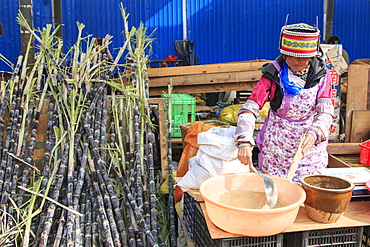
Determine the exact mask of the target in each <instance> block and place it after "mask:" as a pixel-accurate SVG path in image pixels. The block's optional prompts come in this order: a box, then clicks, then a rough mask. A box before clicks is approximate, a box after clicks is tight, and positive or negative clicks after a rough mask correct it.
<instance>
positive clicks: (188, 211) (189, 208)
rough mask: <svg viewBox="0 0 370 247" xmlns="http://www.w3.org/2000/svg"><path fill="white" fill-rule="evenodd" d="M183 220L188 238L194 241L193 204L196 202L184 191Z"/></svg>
mask: <svg viewBox="0 0 370 247" xmlns="http://www.w3.org/2000/svg"><path fill="white" fill-rule="evenodd" d="M183 200H184V201H183V209H184V222H185V227H186V230H187V232H188V233H189V238H190V240H191V241H192V242H194V230H195V204H197V203H198V202H197V201H196V200H195V199H194V198H193V197H192V196H191V195H189V193H186V192H184V198H183Z"/></svg>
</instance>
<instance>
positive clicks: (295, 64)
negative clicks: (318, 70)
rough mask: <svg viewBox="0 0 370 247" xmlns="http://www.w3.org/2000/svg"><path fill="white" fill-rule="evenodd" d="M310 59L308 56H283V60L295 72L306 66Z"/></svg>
mask: <svg viewBox="0 0 370 247" xmlns="http://www.w3.org/2000/svg"><path fill="white" fill-rule="evenodd" d="M310 61H311V58H310V57H292V56H285V62H286V63H287V64H288V66H289V68H291V69H292V70H294V71H297V72H298V71H301V70H302V69H304V68H306V67H307V65H308V63H309V62H310Z"/></svg>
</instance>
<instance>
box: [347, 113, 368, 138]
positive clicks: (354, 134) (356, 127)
mask: <svg viewBox="0 0 370 247" xmlns="http://www.w3.org/2000/svg"><path fill="white" fill-rule="evenodd" d="M369 119H370V110H354V111H353V113H352V125H351V138H350V142H364V141H366V140H368V139H370V121H369Z"/></svg>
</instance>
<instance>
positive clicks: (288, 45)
mask: <svg viewBox="0 0 370 247" xmlns="http://www.w3.org/2000/svg"><path fill="white" fill-rule="evenodd" d="M319 38H320V30H319V29H318V28H317V27H314V26H310V25H308V24H306V23H299V24H292V25H285V26H283V27H282V28H281V35H280V53H281V54H285V55H289V56H293V57H313V56H316V55H317V51H318V48H319Z"/></svg>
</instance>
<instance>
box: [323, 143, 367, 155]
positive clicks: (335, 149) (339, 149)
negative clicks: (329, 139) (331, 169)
mask: <svg viewBox="0 0 370 247" xmlns="http://www.w3.org/2000/svg"><path fill="white" fill-rule="evenodd" d="M326 150H327V151H328V153H329V154H359V153H360V143H329V145H328V147H327V148H326Z"/></svg>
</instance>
